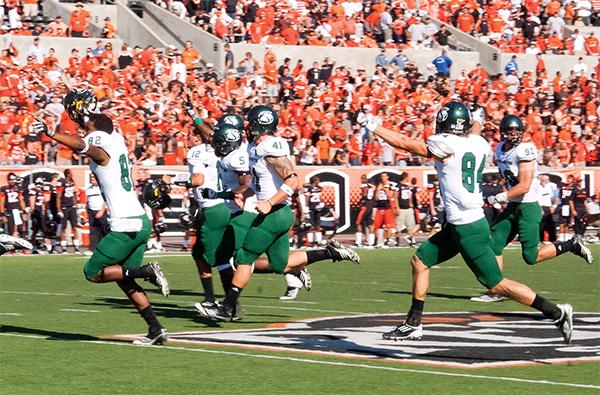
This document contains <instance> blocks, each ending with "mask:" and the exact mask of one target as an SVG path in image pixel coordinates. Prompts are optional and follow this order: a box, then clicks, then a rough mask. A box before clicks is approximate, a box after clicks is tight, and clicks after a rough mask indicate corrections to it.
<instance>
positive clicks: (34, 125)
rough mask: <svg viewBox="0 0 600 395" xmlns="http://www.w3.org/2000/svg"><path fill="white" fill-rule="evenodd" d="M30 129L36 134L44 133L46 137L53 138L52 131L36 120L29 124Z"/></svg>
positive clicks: (42, 122)
mask: <svg viewBox="0 0 600 395" xmlns="http://www.w3.org/2000/svg"><path fill="white" fill-rule="evenodd" d="M31 128H32V129H33V131H34V132H36V133H44V134H45V135H46V136H48V137H54V130H50V129H49V128H48V125H46V123H45V122H44V121H42V120H40V119H38V118H35V121H33V123H32V124H31Z"/></svg>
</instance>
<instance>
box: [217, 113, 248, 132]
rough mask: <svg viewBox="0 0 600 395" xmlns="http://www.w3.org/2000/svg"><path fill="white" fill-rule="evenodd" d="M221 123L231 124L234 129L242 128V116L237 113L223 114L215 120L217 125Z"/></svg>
mask: <svg viewBox="0 0 600 395" xmlns="http://www.w3.org/2000/svg"><path fill="white" fill-rule="evenodd" d="M222 124H228V125H233V126H234V127H235V128H236V129H239V130H244V118H242V117H240V116H239V115H237V114H232V113H228V114H223V115H221V118H219V120H218V121H217V127H218V126H219V125H222Z"/></svg>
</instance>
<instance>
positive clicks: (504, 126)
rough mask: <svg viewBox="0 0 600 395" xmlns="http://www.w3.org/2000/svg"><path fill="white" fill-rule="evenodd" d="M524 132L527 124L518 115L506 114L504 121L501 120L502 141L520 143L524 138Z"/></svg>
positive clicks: (513, 143)
mask: <svg viewBox="0 0 600 395" xmlns="http://www.w3.org/2000/svg"><path fill="white" fill-rule="evenodd" d="M524 132H525V125H523V121H521V118H519V117H517V116H516V115H505V116H504V118H502V121H500V137H501V138H502V141H506V142H508V143H511V144H512V145H518V144H519V143H520V142H521V139H522V138H523V133H524Z"/></svg>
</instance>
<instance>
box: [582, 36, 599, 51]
mask: <svg viewBox="0 0 600 395" xmlns="http://www.w3.org/2000/svg"><path fill="white" fill-rule="evenodd" d="M584 47H585V52H586V54H587V55H588V56H598V55H599V54H600V43H599V42H598V39H597V38H596V37H595V36H594V32H590V34H588V36H587V37H586V38H585V44H584Z"/></svg>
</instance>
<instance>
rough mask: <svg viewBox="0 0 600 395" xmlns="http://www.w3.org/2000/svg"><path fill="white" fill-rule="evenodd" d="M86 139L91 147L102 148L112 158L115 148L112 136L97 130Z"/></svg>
mask: <svg viewBox="0 0 600 395" xmlns="http://www.w3.org/2000/svg"><path fill="white" fill-rule="evenodd" d="M85 139H86V141H87V142H88V144H89V145H94V146H96V147H98V148H102V149H103V150H104V152H106V153H107V154H108V156H110V153H111V151H112V146H113V139H112V136H111V135H110V134H108V133H106V132H102V131H99V130H97V131H95V132H92V133H90V134H88V135H87V136H85Z"/></svg>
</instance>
